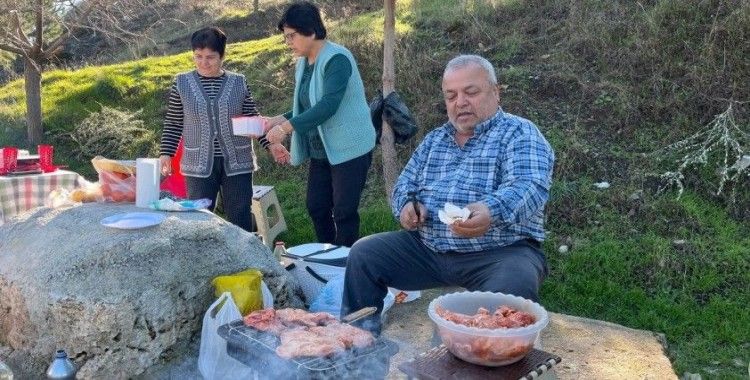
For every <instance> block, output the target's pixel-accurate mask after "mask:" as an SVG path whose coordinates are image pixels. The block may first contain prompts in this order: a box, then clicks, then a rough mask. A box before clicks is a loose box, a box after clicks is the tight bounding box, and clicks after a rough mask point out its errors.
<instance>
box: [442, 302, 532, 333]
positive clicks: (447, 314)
mask: <svg viewBox="0 0 750 380" xmlns="http://www.w3.org/2000/svg"><path fill="white" fill-rule="evenodd" d="M435 312H436V313H437V314H438V315H439V316H441V317H443V318H444V319H446V320H448V321H451V322H453V323H457V324H459V325H464V326H468V327H478V328H483V329H497V328H517V327H526V326H529V325H533V324H534V322H536V317H534V315H533V314H530V313H527V312H525V311H518V310H515V309H513V308H511V307H508V306H504V305H503V306H500V307H498V308H497V310H495V312H494V313H492V314H490V312H489V310H487V309H485V308H483V307H480V308H479V309H478V310H477V313H476V314H474V315H466V314H461V313H456V312H453V311H449V310H445V309H444V308H442V307H440V306H437V307H435Z"/></svg>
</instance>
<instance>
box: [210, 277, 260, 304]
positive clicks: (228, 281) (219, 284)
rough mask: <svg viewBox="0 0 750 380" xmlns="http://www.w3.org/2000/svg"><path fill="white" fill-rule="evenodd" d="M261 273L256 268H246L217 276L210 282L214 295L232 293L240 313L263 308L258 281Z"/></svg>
mask: <svg viewBox="0 0 750 380" xmlns="http://www.w3.org/2000/svg"><path fill="white" fill-rule="evenodd" d="M262 280H263V273H261V272H260V271H259V270H257V269H248V270H245V271H242V272H238V273H234V274H230V275H227V276H218V277H216V278H214V279H213V281H212V282H211V283H212V284H213V285H214V290H215V294H216V296H217V297H218V296H220V295H221V294H223V293H224V292H230V293H232V298H233V299H234V300H235V304H236V305H237V307H238V308H239V309H240V313H242V315H247V314H248V313H250V312H251V311H255V310H260V309H262V308H263V294H262V292H261V286H260V283H261V281H262Z"/></svg>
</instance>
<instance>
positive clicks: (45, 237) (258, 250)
mask: <svg viewBox="0 0 750 380" xmlns="http://www.w3.org/2000/svg"><path fill="white" fill-rule="evenodd" d="M127 211H144V210H143V209H138V208H135V207H134V206H132V205H112V204H86V205H81V206H77V207H68V208H61V209H47V208H43V209H38V210H36V211H33V212H31V213H27V214H25V215H23V216H21V217H20V218H18V219H16V220H15V221H12V222H10V223H7V224H5V225H4V226H2V227H0V346H3V345H4V346H6V347H5V348H3V347H0V349H2V352H3V353H4V354H6V355H8V362H9V364H10V366H11V367H12V368H13V369H14V371H15V372H16V376H17V377H18V378H37V377H40V376H42V374H43V372H44V368H45V367H46V365H48V364H49V362H50V361H51V359H52V356H53V354H54V352H55V350H56V349H58V348H64V349H66V350H67V352H68V354H69V355H70V356H71V357H72V358H74V361H75V364H76V366H77V367H78V368H79V371H78V376H79V378H106V379H116V378H128V377H132V376H135V375H138V374H140V373H142V372H143V371H144V370H145V369H146V368H148V367H150V366H152V365H154V364H156V363H159V362H161V361H164V360H170V359H174V358H175V357H178V356H180V355H182V353H183V352H184V351H185V350H186V348H187V345H188V342H189V341H191V340H193V341H194V340H195V339H196V337H197V334H200V329H201V325H202V317H203V314H204V312H205V310H206V309H207V307H208V306H209V305H210V304H211V302H212V300H213V288H212V286H211V284H210V281H211V279H212V278H213V277H215V276H217V275H221V274H227V273H232V272H236V271H240V270H244V269H246V268H250V267H253V268H258V269H260V270H261V271H262V272H263V273H264V280H265V281H266V283H267V284H268V285H269V287H270V289H271V291H272V293H274V296H275V298H276V305H277V306H293V307H300V306H302V301H301V298H300V295H301V293H300V292H299V287H298V285H297V283H296V282H295V281H294V279H293V278H292V277H290V276H288V275H287V273H286V271H285V270H284V269H283V268H282V267H281V266H280V265H279V264H278V262H276V261H275V260H274V258H273V255H272V254H271V252H270V251H269V249H268V248H267V247H265V246H264V245H263V244H262V243H261V242H260V241H259V240H258V239H257V238H256V237H255V236H254V235H253V234H249V233H246V232H244V231H243V230H241V229H240V228H238V227H236V226H234V225H231V224H229V223H227V222H225V221H223V220H222V219H220V218H218V217H216V216H214V215H213V214H210V213H202V212H190V213H170V214H168V217H167V218H166V220H165V221H164V222H163V223H162V224H160V225H158V226H154V227H148V228H143V229H137V230H118V229H112V228H108V227H104V226H102V225H101V224H100V220H101V219H102V218H104V217H106V216H109V215H113V214H116V213H120V212H127ZM8 351H10V353H9V354H7V352H8ZM4 356H5V355H4Z"/></svg>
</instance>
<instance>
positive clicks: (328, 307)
mask: <svg viewBox="0 0 750 380" xmlns="http://www.w3.org/2000/svg"><path fill="white" fill-rule="evenodd" d="M343 296H344V276H343V275H340V276H336V277H334V278H332V279H330V280H328V282H327V283H326V284H325V285H324V286H323V288H322V289H321V290H320V293H318V296H317V297H315V299H314V300H313V301H312V303H311V304H310V311H311V312H320V311H325V312H327V313H331V314H333V315H334V316H336V318H339V315H340V314H341V298H342V297H343ZM395 301H396V300H395V298H394V296H393V294H392V293H391V292H388V293H386V295H385V298H384V299H383V311H382V312H381V313H380V315H381V318H383V317H385V313H386V312H387V311H388V309H390V308H391V306H393V304H394V303H395Z"/></svg>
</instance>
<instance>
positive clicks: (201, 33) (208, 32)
mask: <svg viewBox="0 0 750 380" xmlns="http://www.w3.org/2000/svg"><path fill="white" fill-rule="evenodd" d="M190 45H192V46H193V50H195V49H205V48H209V49H211V50H213V51H215V52H217V53H219V55H220V56H221V57H222V58H224V50H225V49H226V47H227V35H226V34H224V32H223V31H222V30H221V29H219V28H217V27H215V26H212V27H209V28H203V29H200V30H196V31H195V32H194V33H193V35H192V36H190Z"/></svg>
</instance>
